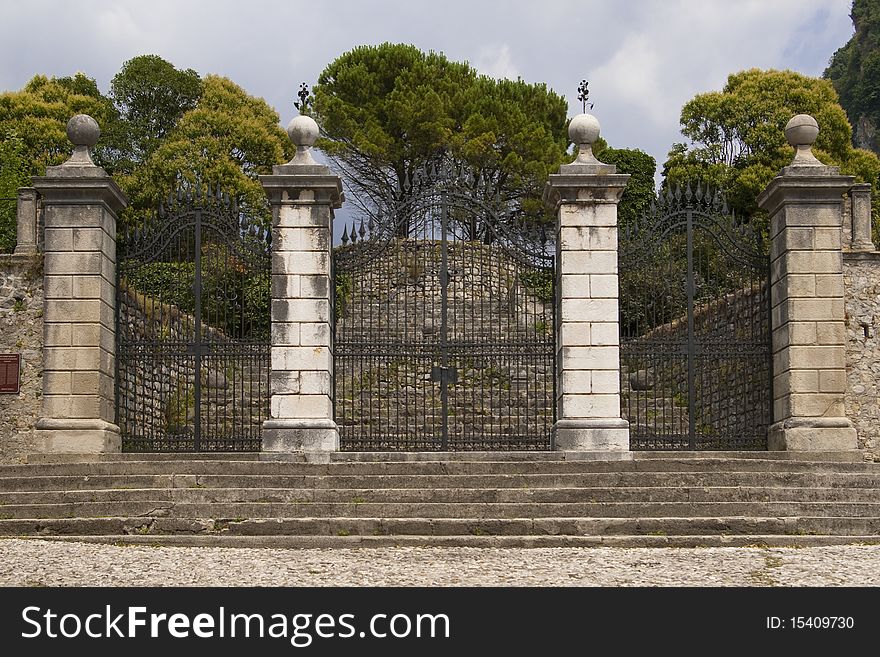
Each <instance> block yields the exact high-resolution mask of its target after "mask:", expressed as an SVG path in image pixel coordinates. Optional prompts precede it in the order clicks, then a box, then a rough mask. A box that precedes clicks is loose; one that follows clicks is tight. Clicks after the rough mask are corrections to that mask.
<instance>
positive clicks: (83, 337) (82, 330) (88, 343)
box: [69, 324, 114, 351]
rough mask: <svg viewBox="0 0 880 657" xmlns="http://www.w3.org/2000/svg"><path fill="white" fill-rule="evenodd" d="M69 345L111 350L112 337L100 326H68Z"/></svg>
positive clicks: (111, 334)
mask: <svg viewBox="0 0 880 657" xmlns="http://www.w3.org/2000/svg"><path fill="white" fill-rule="evenodd" d="M69 326H70V344H71V345H72V346H74V347H104V348H105V349H107V350H108V351H112V350H113V340H114V336H113V333H112V332H111V331H109V330H108V329H106V328H104V327H103V326H101V325H100V324H70V325H69Z"/></svg>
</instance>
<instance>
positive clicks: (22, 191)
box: [15, 187, 38, 255]
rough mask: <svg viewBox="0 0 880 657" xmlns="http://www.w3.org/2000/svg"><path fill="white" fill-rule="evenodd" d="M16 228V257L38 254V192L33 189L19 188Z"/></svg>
mask: <svg viewBox="0 0 880 657" xmlns="http://www.w3.org/2000/svg"><path fill="white" fill-rule="evenodd" d="M16 210H17V217H18V222H17V223H18V225H17V226H16V239H15V253H16V255H19V254H21V255H33V254H34V253H36V252H37V241H38V239H37V238H38V233H37V190H36V189H34V188H33V187H19V188H18V207H17V208H16Z"/></svg>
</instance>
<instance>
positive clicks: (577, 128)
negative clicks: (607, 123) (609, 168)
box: [568, 114, 601, 164]
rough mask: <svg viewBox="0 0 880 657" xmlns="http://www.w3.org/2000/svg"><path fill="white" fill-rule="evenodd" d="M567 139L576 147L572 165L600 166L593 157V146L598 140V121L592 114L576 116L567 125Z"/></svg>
mask: <svg viewBox="0 0 880 657" xmlns="http://www.w3.org/2000/svg"><path fill="white" fill-rule="evenodd" d="M568 138H569V139H570V140H571V141H572V143H574V144H577V147H578V155H577V158H576V159H575V161H574V162H572V164H601V162H599V160H597V159H596V156H595V155H593V144H595V143H596V140H597V139H599V119H597V118H596V117H595V116H593V115H592V114H578V115H577V116H576V117H574V118H573V119H572V120H571V121H570V122H569V124H568Z"/></svg>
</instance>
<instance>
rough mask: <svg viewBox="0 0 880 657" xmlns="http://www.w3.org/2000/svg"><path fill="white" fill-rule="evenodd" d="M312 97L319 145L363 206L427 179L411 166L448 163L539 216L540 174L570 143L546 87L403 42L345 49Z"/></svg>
mask: <svg viewBox="0 0 880 657" xmlns="http://www.w3.org/2000/svg"><path fill="white" fill-rule="evenodd" d="M313 99H314V105H313V108H312V109H311V110H310V111H311V113H312V114H313V115H314V117H315V118H316V120H317V121H318V123H319V124H320V125H321V128H322V133H323V139H321V141H320V142H319V143H318V146H319V147H320V148H321V149H323V150H324V152H326V153H327V154H328V155H329V156H330V157H331V158H332V159H333V160H334V162H335V164H336V165H337V166H338V167H339V169H340V170H341V172H342V175H343V177H344V178H345V181H346V186H347V188H348V189H349V190H350V193H349V197H350V198H353V200H354V201H355V203H356V204H357V205H359V206H360V208H361V209H363V210H366V211H368V212H369V211H373V210H374V209H375V207H376V206H377V205H379V204H380V203H381V202H382V199H385V198H393V199H394V200H395V201H397V202H403V201H406V200H407V199H408V198H410V197H413V196H416V195H417V194H418V193H419V191H420V189H422V188H423V187H424V186H427V185H430V184H431V183H432V181H431V180H430V179H428V178H427V177H422V178H419V179H417V178H416V176H415V174H416V171H417V170H419V169H421V168H423V167H426V166H429V165H437V164H442V163H449V162H453V163H455V164H456V165H458V166H463V167H464V168H465V169H466V170H467V171H469V172H470V173H471V174H472V176H473V177H477V176H481V177H482V180H483V181H484V182H489V183H490V184H489V188H490V189H491V193H492V194H493V195H494V194H498V195H500V196H501V197H502V198H504V199H505V200H507V201H511V202H513V203H514V205H515V208H516V209H517V211H519V212H521V213H524V214H527V215H533V216H535V217H537V216H540V215H541V213H542V212H543V208H542V206H541V203H540V194H541V190H542V188H543V184H544V181H545V180H546V177H547V174H548V173H550V172H551V171H554V170H555V169H556V168H557V167H558V166H559V164H560V163H561V162H562V161H563V158H564V156H565V150H566V147H567V145H568V144H567V136H566V131H565V127H566V126H565V124H566V109H567V104H566V102H565V100H564V99H563V98H561V97H560V96H558V95H557V94H555V93H553V92H552V91H550V90H548V89H547V87H546V86H545V85H530V84H526V83H525V82H523V81H522V80H517V81H510V80H493V79H491V78H487V77H484V76H479V75H477V73H476V71H475V70H474V69H473V68H471V67H470V66H469V65H468V64H466V63H460V62H452V61H449V60H448V59H446V57H445V56H444V55H442V54H440V53H435V52H429V53H425V52H422V51H420V50H419V49H417V48H415V47H414V46H409V45H401V44H390V43H384V44H382V45H379V46H361V47H358V48H355V49H354V50H352V51H350V52H347V53H345V54H343V55H342V56H340V57H339V58H337V59H336V60H335V61H333V62H332V63H330V64H329V65H328V66H327V68H325V69H324V71H323V72H322V73H321V75H320V77H319V78H318V84H317V85H315V87H314V89H313ZM483 193H485V192H483ZM474 237H476V236H474Z"/></svg>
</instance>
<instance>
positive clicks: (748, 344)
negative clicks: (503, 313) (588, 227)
mask: <svg viewBox="0 0 880 657" xmlns="http://www.w3.org/2000/svg"><path fill="white" fill-rule="evenodd" d="M619 256H620V257H619V268H620V332H621V347H620V358H621V396H622V399H621V407H622V411H623V414H624V416H625V417H626V418H627V419H628V420H629V422H630V444H631V445H632V448H633V449H691V450H694V449H702V450H709V449H715V450H738V449H766V448H767V428H768V426H769V425H770V423H771V419H772V418H771V415H772V398H771V351H770V292H769V285H768V274H769V258H768V256H767V254H766V252H765V249H764V245H763V243H762V241H761V237H760V232H759V231H756V230H754V229H753V226H752V225H751V224H750V223H748V222H743V221H739V220H737V218H736V217H735V216H733V215H732V214H730V213H728V211H727V207H726V204H725V203H724V201H723V199H722V198H721V197H720V195H719V194H717V193H709V192H707V191H704V190H703V189H702V188H701V187H699V186H698V187H697V188H696V190H693V189H692V188H691V187H690V186H688V187H687V188H686V189H685V190H681V189H678V190H676V191H675V192H674V193H673V192H668V193H667V194H666V195H665V196H661V197H660V198H659V199H658V201H657V202H656V203H655V204H653V205H652V207H651V211H650V212H649V213H648V214H646V215H645V216H644V217H642V218H641V219H640V220H639V221H638V222H637V223H636V224H635V225H630V226H622V227H621V231H620V248H619Z"/></svg>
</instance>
